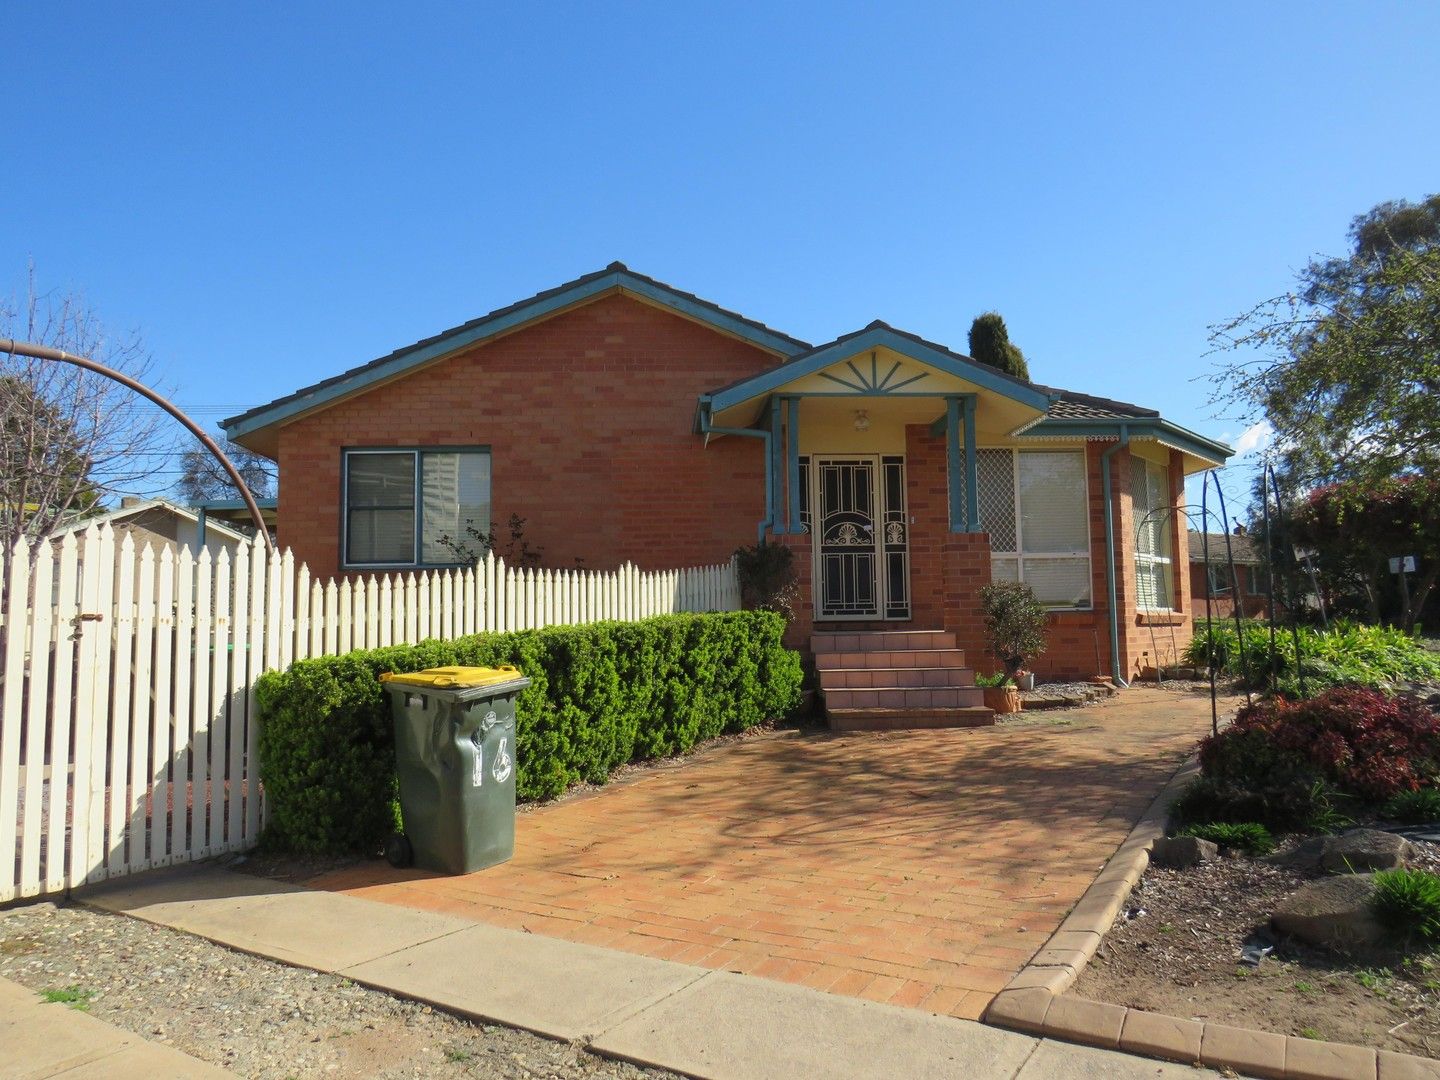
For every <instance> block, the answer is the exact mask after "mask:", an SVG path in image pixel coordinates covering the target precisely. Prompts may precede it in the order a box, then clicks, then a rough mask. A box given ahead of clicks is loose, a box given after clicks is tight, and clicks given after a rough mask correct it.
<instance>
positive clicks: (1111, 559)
mask: <svg viewBox="0 0 1440 1080" xmlns="http://www.w3.org/2000/svg"><path fill="white" fill-rule="evenodd" d="M1129 446H1130V425H1129V424H1121V425H1120V441H1119V442H1117V443H1116V444H1115V445H1114V446H1112V447H1110V449H1109V450H1106V451H1105V452H1104V453H1103V454H1101V455H1100V476H1101V482H1102V485H1103V487H1104V492H1105V589H1106V592H1107V593H1108V594H1109V608H1110V671H1111V678H1113V679H1114V680H1115V682H1116V683H1117V684H1118V685H1120V686H1121V687H1123V688H1126V689H1129V686H1130V684H1129V683H1128V682H1126V681H1125V677H1124V676H1123V675H1121V673H1120V614H1119V612H1117V611H1116V610H1115V507H1114V503H1113V501H1112V499H1111V486H1112V485H1111V483H1110V458H1111V456H1112V455H1113V454H1115V453H1117V452H1118V451H1120V450H1125V449H1128V448H1129Z"/></svg>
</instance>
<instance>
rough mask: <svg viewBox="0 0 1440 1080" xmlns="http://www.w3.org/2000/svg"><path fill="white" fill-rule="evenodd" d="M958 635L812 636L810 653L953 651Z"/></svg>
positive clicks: (910, 632)
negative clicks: (909, 650)
mask: <svg viewBox="0 0 1440 1080" xmlns="http://www.w3.org/2000/svg"><path fill="white" fill-rule="evenodd" d="M953 648H955V635H954V634H952V633H949V632H948V631H945V630H893V631H892V630H885V631H874V630H872V631H859V632H857V633H854V634H812V635H811V637H810V651H811V652H817V653H819V652H899V651H900V650H902V649H953Z"/></svg>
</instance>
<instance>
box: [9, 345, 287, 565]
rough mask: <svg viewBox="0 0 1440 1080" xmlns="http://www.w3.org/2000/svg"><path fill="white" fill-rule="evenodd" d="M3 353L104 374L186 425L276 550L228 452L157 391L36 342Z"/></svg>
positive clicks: (268, 545)
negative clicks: (216, 464)
mask: <svg viewBox="0 0 1440 1080" xmlns="http://www.w3.org/2000/svg"><path fill="white" fill-rule="evenodd" d="M0 352H8V353H14V354H15V355H16V356H33V357H34V358H35V359H37V360H58V361H59V362H60V363H62V364H73V365H74V366H75V367H78V368H84V369H85V370H86V371H93V372H95V373H96V374H97V375H104V376H105V377H106V378H107V379H112V380H114V381H115V382H117V383H119V384H120V385H121V386H124V387H126V388H128V389H130V390H134V391H135V393H137V394H139V395H140V396H141V397H143V398H145V399H147V400H149V401H151V402H153V403H155V404H156V405H158V406H160V408H162V409H164V410H165V411H166V412H167V413H169V414H170V415H171V416H173V417H174V418H175V419H176V420H178V421H180V423H181V424H183V425H184V426H185V429H186V430H187V431H189V432H190V434H192V435H194V436H195V437H196V438H197V439H199V440H200V443H201V445H202V446H204V447H205V449H206V450H208V451H210V453H211V454H212V455H213V456H214V458H215V460H216V461H218V462H220V465H221V467H222V468H224V470H225V472H226V473H227V474H228V475H229V477H230V480H231V482H232V483H233V484H234V485H235V487H236V490H238V491H239V492H240V497H241V498H242V499H244V500H245V506H246V507H247V508H248V509H249V511H250V518H251V520H252V521H254V522H255V531H256V532H258V533H259V534H260V536H261V537H262V538H263V539H264V541H265V547H266V548H267V549H269V550H270V551H271V552H272V553H273V552H274V551H275V545H274V544H273V543H272V542H271V541H270V530H269V529H268V528H266V526H265V518H264V516H263V515H262V514H261V513H260V507H259V506H258V505H257V504H256V502H255V496H253V495H251V494H250V488H249V487H247V486H246V484H245V481H244V480H243V479H241V477H240V470H238V469H237V468H235V465H234V463H233V462H231V460H230V459H229V458H228V457H226V456H225V451H224V450H221V449H220V446H219V444H218V443H216V442H215V440H214V439H212V438H210V436H209V435H206V434H205V432H203V431H202V430H200V426H199V425H198V424H196V423H195V421H194V420H191V419H190V418H189V417H188V416H186V415H185V414H184V413H183V412H181V411H180V410H179V409H178V408H176V407H175V406H174V405H172V404H171V403H170V402H168V401H166V400H165V399H164V398H163V397H161V396H160V395H159V394H157V393H155V391H154V390H151V389H150V388H149V387H148V386H146V385H145V384H144V383H141V382H137V381H136V380H134V379H132V378H130V376H128V375H125V374H122V373H121V372H119V371H116V370H115V369H114V368H111V367H106V366H105V365H104V364H102V363H100V362H99V361H96V360H91V359H90V358H89V357H87V356H75V355H72V354H71V353H67V352H64V351H62V350H60V349H52V348H51V347H50V346H48V345H36V344H34V343H33V342H28V341H16V340H14V339H13V338H3V339H0Z"/></svg>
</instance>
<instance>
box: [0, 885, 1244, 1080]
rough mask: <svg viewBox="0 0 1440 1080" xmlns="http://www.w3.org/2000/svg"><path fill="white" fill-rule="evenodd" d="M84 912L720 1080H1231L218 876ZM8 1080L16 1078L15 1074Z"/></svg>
mask: <svg viewBox="0 0 1440 1080" xmlns="http://www.w3.org/2000/svg"><path fill="white" fill-rule="evenodd" d="M76 899H77V900H79V901H80V902H82V903H84V904H86V905H88V906H90V907H93V908H98V909H100V910H104V911H110V912H115V913H119V914H125V915H130V916H134V917H136V918H140V919H145V920H147V921H149V922H153V923H158V924H160V925H162V926H168V927H171V928H173V929H176V930H184V931H187V932H189V933H193V934H198V935H199V936H201V937H204V938H207V939H209V940H211V941H214V942H217V943H219V944H222V945H227V946H230V947H231V948H235V949H240V950H242V951H244V952H249V953H253V954H255V955H258V956H266V957H270V958H273V959H276V960H282V961H284V962H286V963H290V964H296V965H299V966H303V967H311V968H315V969H317V970H320V971H327V972H333V973H337V974H340V975H343V976H345V977H346V978H349V979H353V980H354V981H356V982H358V983H363V984H365V985H367V986H372V987H375V988H376V989H380V990H385V991H388V992H390V993H393V994H396V995H398V996H400V997H406V998H413V999H416V1000H420V1001H425V1002H427V1003H429V1004H432V1005H435V1006H437V1007H439V1008H443V1009H446V1010H448V1011H450V1012H453V1013H456V1014H459V1015H462V1016H468V1017H472V1018H475V1019H480V1020H485V1021H490V1022H494V1023H500V1024H506V1025H509V1026H511V1027H517V1028H524V1029H527V1030H529V1031H534V1032H537V1033H539V1034H541V1035H547V1036H550V1037H552V1038H557V1039H564V1040H567V1041H574V1042H578V1043H580V1044H582V1045H584V1046H587V1047H589V1048H590V1049H591V1050H593V1051H594V1052H596V1053H600V1054H605V1055H608V1056H611V1057H617V1058H623V1059H626V1060H629V1061H633V1062H636V1063H638V1064H641V1065H653V1066H658V1067H661V1068H666V1069H671V1070H674V1071H676V1072H680V1073H685V1074H688V1075H690V1076H695V1077H702V1078H713V1080H729V1078H731V1077H734V1078H736V1080H740V1078H744V1080H764V1078H767V1077H775V1078H777V1080H778V1078H782V1077H784V1078H800V1077H817V1078H818V1077H875V1078H877V1080H878V1078H886V1080H889V1078H892V1077H896V1076H905V1077H914V1078H920V1077H937V1078H939V1077H946V1078H950V1077H954V1076H956V1075H959V1074H961V1073H963V1074H964V1075H966V1076H967V1077H971V1078H974V1080H990V1078H992V1077H993V1078H1012V1077H1013V1078H1023V1080H1042V1078H1049V1077H1055V1078H1060V1077H1064V1078H1075V1080H1084V1078H1086V1077H1113V1078H1117V1080H1132V1078H1133V1080H1140V1078H1159V1080H1172V1078H1173V1080H1179V1078H1181V1077H1185V1078H1193V1077H1197V1076H1216V1075H1218V1074H1215V1073H1202V1072H1197V1070H1195V1069H1193V1068H1191V1067H1189V1066H1181V1065H1171V1064H1166V1063H1164V1062H1159V1061H1150V1060H1147V1059H1143V1058H1136V1057H1131V1056H1129V1055H1125V1054H1120V1053H1118V1052H1113V1051H1105V1050H1093V1049H1089V1048H1086V1047H1080V1046H1072V1045H1070V1044H1068V1043H1062V1042H1055V1041H1053V1040H1048V1039H1044V1040H1042V1039H1036V1038H1033V1037H1031V1036H1028V1035H1022V1034H1019V1033H1016V1032H1010V1031H1003V1030H1000V1029H998V1028H991V1027H986V1026H984V1025H982V1024H978V1023H974V1022H972V1021H967V1020H962V1019H957V1018H954V1017H947V1016H937V1015H934V1014H931V1013H927V1012H923V1011H921V1010H918V1009H909V1008H902V1007H899V1006H894V1005H886V1004H879V1003H876V1002H871V1001H865V1000H861V999H858V998H852V997H843V996H840V995H836V994H830V993H825V992H822V991H818V990H813V989H810V988H808V987H804V986H796V985H793V984H787V983H780V982H773V981H770V980H767V979H762V978H757V977H753V976H748V975H737V974H734V973H732V972H728V971H715V970H710V969H707V968H702V967H696V966H693V965H690V964H682V963H676V962H674V961H668V960H657V959H654V958H652V957H646V956H639V955H636V954H634V953H629V952H622V951H618V950H614V949H606V948H601V947H598V946H594V945H585V944H581V943H577V942H571V941H562V940H559V939H556V938H549V937H545V936H542V935H538V934H527V933H525V932H523V931H518V930H509V929H505V928H503V927H497V926H488V925H484V924H477V923H475V922H473V921H471V920H468V919H458V918H454V917H451V916H445V915H437V914H433V913H429V912H424V911H415V910H410V909H407V908H403V907H400V906H398V905H395V904H382V903H375V902H373V901H369V900H362V899H359V898H357V897H353V896H345V895H341V894H336V893H327V892H316V891H312V890H309V889H304V888H299V887H296V886H293V885H285V884H280V883H275V882H270V881H266V880H263V879H260V878H255V877H251V876H249V875H245V874H236V873H233V872H230V871H226V870H221V869H218V868H214V867H210V866H207V865H205V864H200V865H194V866H188V867H184V868H180V869H177V870H167V871H161V872H158V873H155V874H149V875H145V876H142V877H135V878H127V879H124V880H123V881H120V882H117V883H115V884H114V885H102V886H97V887H94V888H91V889H87V890H84V891H83V892H81V893H77V894H76ZM0 1074H3V1075H10V1074H9V1073H6V1072H5V1071H4V1069H3V1067H0ZM37 1075H51V1074H47V1073H41V1074H37ZM67 1075H68V1074H67ZM108 1075H115V1074H108ZM151 1075H152V1076H154V1075H166V1074H163V1073H160V1072H158V1071H152V1073H151ZM174 1075H188V1074H179V1073H177V1074H174Z"/></svg>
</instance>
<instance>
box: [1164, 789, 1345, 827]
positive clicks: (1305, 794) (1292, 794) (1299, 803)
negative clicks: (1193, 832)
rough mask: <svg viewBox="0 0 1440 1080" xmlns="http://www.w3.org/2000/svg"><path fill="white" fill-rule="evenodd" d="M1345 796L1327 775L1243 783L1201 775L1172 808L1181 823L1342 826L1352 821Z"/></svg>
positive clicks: (1177, 821) (1176, 819)
mask: <svg viewBox="0 0 1440 1080" xmlns="http://www.w3.org/2000/svg"><path fill="white" fill-rule="evenodd" d="M1344 799H1345V796H1343V795H1341V794H1340V793H1339V792H1337V791H1335V790H1334V789H1332V788H1331V787H1330V786H1329V785H1327V784H1326V783H1325V782H1324V781H1323V780H1318V779H1317V780H1311V781H1310V782H1308V783H1307V782H1306V781H1305V780H1303V779H1299V778H1293V779H1291V780H1289V781H1281V782H1274V783H1269V784H1265V785H1263V786H1261V787H1259V788H1249V787H1242V786H1240V785H1238V784H1235V783H1232V782H1230V781H1227V780H1217V779H1214V778H1211V777H1205V776H1202V777H1199V778H1197V779H1196V780H1194V781H1192V782H1191V784H1190V785H1189V786H1188V787H1187V788H1186V789H1185V791H1184V792H1183V793H1182V794H1181V796H1180V798H1178V799H1177V800H1175V802H1174V804H1173V805H1172V806H1171V807H1170V813H1171V815H1172V816H1173V817H1174V819H1175V821H1176V823H1177V824H1180V825H1207V824H1210V823H1211V822H1244V821H1258V822H1260V824H1262V825H1264V826H1265V827H1266V828H1267V829H1270V830H1271V831H1273V832H1291V831H1299V832H1325V833H1330V832H1338V831H1339V830H1340V829H1343V828H1345V827H1346V826H1348V825H1351V824H1353V822H1352V821H1351V819H1350V818H1349V816H1347V815H1346V814H1345V813H1343V812H1342V811H1341V810H1340V808H1339V806H1337V805H1336V804H1337V803H1339V802H1341V801H1342V800H1344Z"/></svg>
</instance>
